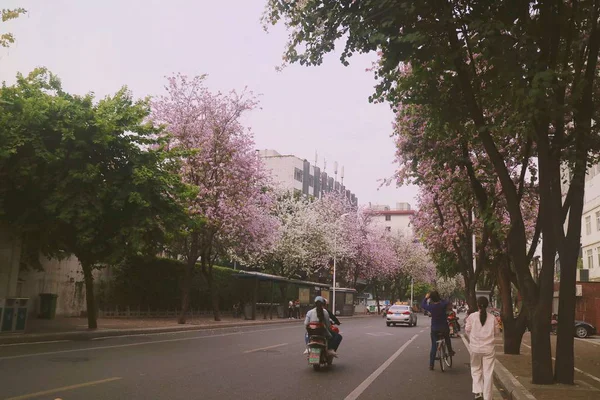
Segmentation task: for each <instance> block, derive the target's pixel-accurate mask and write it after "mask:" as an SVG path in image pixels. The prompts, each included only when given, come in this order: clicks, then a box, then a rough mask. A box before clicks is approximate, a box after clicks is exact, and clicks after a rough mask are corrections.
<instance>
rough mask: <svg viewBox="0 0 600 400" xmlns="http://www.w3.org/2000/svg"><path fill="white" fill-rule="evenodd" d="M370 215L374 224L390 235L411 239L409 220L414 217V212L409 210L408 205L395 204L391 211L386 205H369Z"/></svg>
mask: <svg viewBox="0 0 600 400" xmlns="http://www.w3.org/2000/svg"><path fill="white" fill-rule="evenodd" d="M369 209H370V210H371V215H372V216H373V218H374V220H375V222H376V223H377V224H378V225H380V226H381V227H382V228H383V229H385V230H386V231H388V232H390V233H392V235H402V236H405V237H413V229H412V225H411V218H412V217H413V215H415V210H411V208H410V204H408V203H396V207H395V208H394V209H392V208H391V207H390V206H387V205H379V204H375V205H370V206H369Z"/></svg>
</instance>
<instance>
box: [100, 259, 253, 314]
mask: <svg viewBox="0 0 600 400" xmlns="http://www.w3.org/2000/svg"><path fill="white" fill-rule="evenodd" d="M184 267H185V265H184V263H183V262H181V261H177V260H172V259H166V258H130V259H128V260H127V261H126V262H124V263H123V264H122V265H120V266H117V267H114V269H113V271H112V278H111V279H110V280H109V281H108V282H107V283H105V284H101V285H100V286H99V287H98V292H99V293H98V297H99V305H100V307H101V308H114V307H115V306H119V307H127V306H129V307H132V308H136V307H140V308H141V309H147V308H151V309H160V310H172V309H176V308H181V281H182V279H183V274H184ZM236 272H237V271H234V270H233V269H230V268H224V267H219V266H214V267H213V277H214V285H215V288H216V289H217V290H218V293H219V305H220V308H221V309H223V310H227V309H231V308H232V306H233V304H234V303H235V302H237V301H240V300H241V297H242V296H243V294H244V292H245V290H244V288H243V287H242V286H245V285H244V283H243V282H241V281H240V280H238V279H235V278H234V277H233V276H232V275H233V274H235V273H236ZM190 296H191V297H190V301H191V303H190V304H191V307H192V308H194V309H202V310H209V309H211V301H210V294H209V292H208V286H207V283H206V281H205V279H204V278H203V277H202V275H201V273H200V266H198V267H197V268H196V270H195V273H194V277H193V281H192V290H191V294H190Z"/></svg>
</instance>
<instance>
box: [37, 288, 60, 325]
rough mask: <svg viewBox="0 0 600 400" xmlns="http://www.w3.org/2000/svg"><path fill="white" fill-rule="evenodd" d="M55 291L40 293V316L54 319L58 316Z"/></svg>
mask: <svg viewBox="0 0 600 400" xmlns="http://www.w3.org/2000/svg"><path fill="white" fill-rule="evenodd" d="M57 297H58V295H57V294H54V293H40V318H42V319H54V317H55V316H56V298H57Z"/></svg>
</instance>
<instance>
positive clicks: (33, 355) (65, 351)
mask: <svg viewBox="0 0 600 400" xmlns="http://www.w3.org/2000/svg"><path fill="white" fill-rule="evenodd" d="M291 328H298V327H297V326H295V325H294V326H286V327H284V328H275V329H257V330H253V331H246V332H230V333H221V334H218V335H208V336H194V337H186V338H175V339H163V340H152V341H147V342H139V343H127V344H115V345H110V346H98V347H86V348H82V349H69V350H57V351H46V352H42V353H30V354H20V355H17V356H5V357H0V360H14V359H17V358H27V357H37V356H48V355H54V354H63V353H75V352H80V351H95V350H106V349H119V348H122V347H134V346H144V345H148V344H154V343H170V342H183V341H188V340H199V339H208V338H214V337H224V336H233V335H243V334H246V333H254V332H268V331H278V330H283V329H291Z"/></svg>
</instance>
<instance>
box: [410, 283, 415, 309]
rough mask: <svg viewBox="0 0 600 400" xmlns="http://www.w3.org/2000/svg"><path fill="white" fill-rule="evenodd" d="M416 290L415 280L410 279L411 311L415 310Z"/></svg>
mask: <svg viewBox="0 0 600 400" xmlns="http://www.w3.org/2000/svg"><path fill="white" fill-rule="evenodd" d="M414 288H415V280H414V279H413V278H410V309H411V310H412V308H413V293H414Z"/></svg>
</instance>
